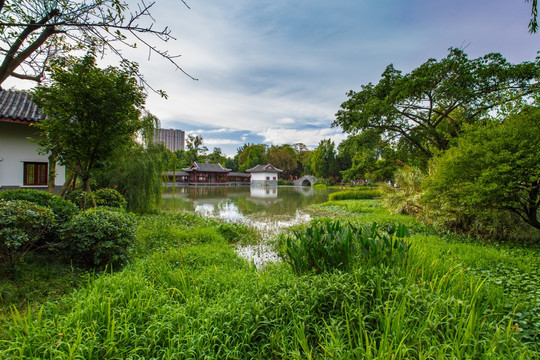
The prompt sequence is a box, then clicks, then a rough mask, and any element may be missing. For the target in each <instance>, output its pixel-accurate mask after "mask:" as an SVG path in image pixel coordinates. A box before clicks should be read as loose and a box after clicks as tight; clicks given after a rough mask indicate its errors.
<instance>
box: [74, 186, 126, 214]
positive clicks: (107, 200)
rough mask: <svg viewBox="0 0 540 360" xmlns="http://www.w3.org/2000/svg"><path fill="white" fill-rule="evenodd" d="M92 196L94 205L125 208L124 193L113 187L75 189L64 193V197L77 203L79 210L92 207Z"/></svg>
mask: <svg viewBox="0 0 540 360" xmlns="http://www.w3.org/2000/svg"><path fill="white" fill-rule="evenodd" d="M92 197H94V202H95V204H96V206H104V207H110V208H118V209H125V208H126V205H127V202H126V199H125V197H124V195H122V194H120V193H119V192H118V191H117V190H115V189H98V190H96V191H82V190H79V189H77V190H73V191H71V192H69V193H67V194H66V198H67V199H69V200H71V201H73V202H74V203H75V204H77V206H78V207H79V209H81V210H86V209H88V208H91V207H92Z"/></svg>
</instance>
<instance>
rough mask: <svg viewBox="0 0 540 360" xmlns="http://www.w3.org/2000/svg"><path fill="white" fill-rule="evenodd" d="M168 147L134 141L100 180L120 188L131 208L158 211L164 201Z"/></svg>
mask: <svg viewBox="0 0 540 360" xmlns="http://www.w3.org/2000/svg"><path fill="white" fill-rule="evenodd" d="M164 150H165V148H164V147H163V146H162V145H161V144H159V145H150V146H146V147H143V146H141V145H138V144H132V145H131V146H130V147H128V148H125V149H122V151H120V152H119V153H118V154H117V155H116V156H114V158H113V159H112V161H111V162H110V163H109V164H108V165H107V166H106V167H105V168H104V169H103V170H102V171H101V172H100V175H99V176H98V178H97V180H98V184H100V185H101V186H105V187H114V188H116V189H117V190H118V191H119V192H120V193H121V194H122V195H124V196H125V198H126V200H127V210H129V211H133V212H136V213H149V212H152V211H155V210H156V209H157V208H158V207H159V204H160V203H161V189H162V180H161V170H162V169H163V168H164V167H165V161H166V160H165V158H164Z"/></svg>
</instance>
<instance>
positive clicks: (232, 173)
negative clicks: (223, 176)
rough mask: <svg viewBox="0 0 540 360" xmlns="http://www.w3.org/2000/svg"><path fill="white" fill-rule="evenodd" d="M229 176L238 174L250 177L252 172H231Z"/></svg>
mask: <svg viewBox="0 0 540 360" xmlns="http://www.w3.org/2000/svg"><path fill="white" fill-rule="evenodd" d="M229 176H238V177H250V176H251V175H250V174H246V173H241V172H230V173H229Z"/></svg>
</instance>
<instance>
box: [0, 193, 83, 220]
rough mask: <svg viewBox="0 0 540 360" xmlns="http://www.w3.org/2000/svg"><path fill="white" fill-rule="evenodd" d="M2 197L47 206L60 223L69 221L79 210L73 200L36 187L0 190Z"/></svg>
mask: <svg viewBox="0 0 540 360" xmlns="http://www.w3.org/2000/svg"><path fill="white" fill-rule="evenodd" d="M0 199H3V200H26V201H30V202H33V203H35V204H37V205H40V206H44V207H47V208H49V209H51V210H52V212H53V213H54V215H55V218H56V222H57V223H58V224H62V223H64V222H66V221H68V220H69V219H71V218H72V217H73V216H74V215H75V214H76V213H77V212H78V210H77V207H76V206H75V204H73V203H72V202H71V201H69V200H66V199H63V198H62V197H61V196H58V195H53V194H50V193H48V192H45V191H41V190H36V189H15V190H5V191H2V192H0Z"/></svg>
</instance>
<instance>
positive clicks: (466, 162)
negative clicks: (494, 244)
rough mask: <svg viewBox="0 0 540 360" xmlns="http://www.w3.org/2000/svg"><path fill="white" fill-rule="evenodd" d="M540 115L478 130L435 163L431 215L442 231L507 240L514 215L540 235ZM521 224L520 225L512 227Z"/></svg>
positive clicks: (531, 111)
mask: <svg viewBox="0 0 540 360" xmlns="http://www.w3.org/2000/svg"><path fill="white" fill-rule="evenodd" d="M538 154H540V110H539V109H536V108H527V109H526V110H524V111H523V112H521V113H520V114H518V115H514V116H511V117H509V118H508V119H507V120H505V121H504V122H503V123H501V124H499V123H496V122H495V123H490V124H487V125H485V126H476V127H472V128H471V129H469V130H468V131H467V132H465V133H464V134H463V135H462V136H461V137H460V138H459V139H458V141H457V143H456V146H455V147H453V148H451V149H449V150H448V151H446V152H445V153H443V154H442V155H441V156H440V157H438V158H436V159H434V160H433V162H432V171H431V173H430V176H429V177H428V179H427V182H426V184H425V189H426V192H425V196H424V197H423V201H424V203H425V204H426V210H427V215H428V216H429V217H431V218H432V219H435V220H436V221H438V222H439V223H441V224H443V226H447V227H452V228H454V229H460V230H462V231H471V232H474V233H477V234H482V233H484V234H486V233H487V234H490V235H491V236H492V237H493V236H504V235H508V234H505V230H512V228H511V226H512V224H511V223H509V222H508V221H506V220H508V219H509V218H510V217H509V212H510V213H513V214H515V215H517V216H519V218H520V219H521V220H522V221H523V222H525V223H527V224H529V225H531V226H532V227H535V228H536V229H538V230H540V213H539V206H540V162H539V161H538ZM511 222H514V223H515V224H519V222H518V221H515V220H513V221H511Z"/></svg>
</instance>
